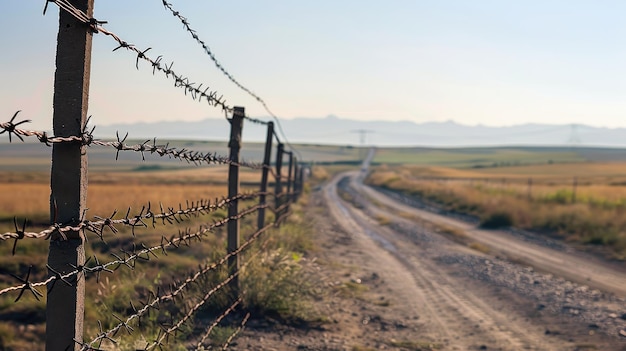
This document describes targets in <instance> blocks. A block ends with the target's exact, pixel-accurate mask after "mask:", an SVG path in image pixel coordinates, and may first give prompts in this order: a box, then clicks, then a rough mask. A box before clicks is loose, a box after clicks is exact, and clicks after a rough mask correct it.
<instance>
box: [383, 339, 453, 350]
mask: <svg viewBox="0 0 626 351" xmlns="http://www.w3.org/2000/svg"><path fill="white" fill-rule="evenodd" d="M387 344H388V345H389V346H392V347H399V348H402V349H406V350H410V351H433V350H441V348H442V346H441V345H440V344H437V343H433V342H429V341H397V340H389V342H388V343H387Z"/></svg>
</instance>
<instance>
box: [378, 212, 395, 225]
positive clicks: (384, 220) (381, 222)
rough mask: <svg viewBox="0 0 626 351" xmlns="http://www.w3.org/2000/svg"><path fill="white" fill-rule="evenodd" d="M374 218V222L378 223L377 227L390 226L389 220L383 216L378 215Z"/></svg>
mask: <svg viewBox="0 0 626 351" xmlns="http://www.w3.org/2000/svg"><path fill="white" fill-rule="evenodd" d="M375 218H376V222H378V225H382V226H385V225H389V224H391V219H390V218H389V217H387V216H385V215H382V214H378V215H376V217H375Z"/></svg>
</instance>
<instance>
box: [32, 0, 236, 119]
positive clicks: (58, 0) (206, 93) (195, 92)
mask: <svg viewBox="0 0 626 351" xmlns="http://www.w3.org/2000/svg"><path fill="white" fill-rule="evenodd" d="M50 2H53V3H55V4H56V5H57V6H59V8H60V9H62V10H64V11H66V12H67V13H69V14H70V15H72V16H73V17H74V18H76V19H77V20H78V21H80V22H82V23H84V24H86V25H88V26H89V27H90V28H91V30H92V31H93V32H94V33H102V34H104V35H106V36H109V37H111V38H113V39H114V40H115V41H116V42H117V43H118V45H119V46H117V47H116V48H115V49H113V51H117V50H118V49H122V48H123V49H126V50H128V51H131V52H133V53H134V54H136V55H137V59H136V60H135V67H136V68H137V69H139V60H140V59H141V60H144V61H147V62H148V63H149V64H150V65H151V66H152V73H153V74H154V73H155V72H156V71H159V72H161V73H163V74H164V75H165V77H166V78H170V77H171V79H173V80H174V86H175V87H181V88H184V92H185V95H187V93H189V94H190V96H191V97H192V98H193V99H194V100H196V99H197V100H198V101H200V102H201V101H202V99H203V98H204V99H206V101H207V102H208V103H209V105H211V106H215V107H221V108H222V110H223V111H224V112H225V113H227V112H231V111H232V108H231V107H230V106H228V105H227V104H226V100H224V99H223V96H219V97H218V96H217V94H218V93H217V92H216V91H210V90H209V88H208V87H207V88H205V89H204V90H202V86H203V84H200V85H199V86H195V85H196V83H190V80H189V78H187V77H183V76H182V75H180V74H177V73H176V72H174V70H172V66H174V62H172V63H170V64H169V65H167V64H166V63H163V56H162V55H159V56H157V58H156V59H152V58H150V57H149V56H148V55H146V53H147V52H148V51H149V50H151V49H152V48H147V49H145V50H141V49H138V48H137V47H136V46H135V45H133V44H129V43H128V42H127V41H125V40H122V39H121V38H120V37H119V36H118V35H117V34H115V33H113V32H111V31H109V30H107V29H106V28H104V27H103V26H102V24H104V23H107V22H106V21H98V20H96V19H95V18H90V17H89V16H87V15H86V14H85V13H84V12H83V11H81V10H79V9H77V8H76V7H74V5H72V4H71V3H69V2H68V1H67V0H46V8H47V6H48V3H50ZM44 14H45V9H44Z"/></svg>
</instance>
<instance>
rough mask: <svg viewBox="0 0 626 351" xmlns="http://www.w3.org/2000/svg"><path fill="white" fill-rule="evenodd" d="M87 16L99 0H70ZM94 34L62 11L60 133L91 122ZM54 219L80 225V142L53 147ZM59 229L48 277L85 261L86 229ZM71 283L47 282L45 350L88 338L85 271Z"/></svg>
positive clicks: (56, 101)
mask: <svg viewBox="0 0 626 351" xmlns="http://www.w3.org/2000/svg"><path fill="white" fill-rule="evenodd" d="M70 2H71V4H72V5H73V6H75V7H76V8H78V9H80V10H82V11H84V12H85V13H86V14H87V16H89V17H91V16H92V14H93V3H94V0H70ZM91 44H92V33H91V31H90V30H89V27H88V26H86V25H84V24H83V23H80V22H79V21H77V20H76V19H75V18H74V17H73V16H72V15H70V14H68V13H67V12H66V11H64V10H60V11H59V33H58V35H57V53H56V72H55V76H54V98H53V105H54V106H53V107H54V112H53V121H52V124H53V130H54V135H55V136H62V137H66V136H80V135H82V132H83V130H84V129H85V124H86V121H87V118H86V117H87V106H88V98H89V77H90V71H91ZM50 191H51V193H50V221H51V222H52V223H53V224H56V223H62V224H74V225H76V224H78V223H80V221H81V219H82V217H83V215H84V212H85V209H86V203H87V148H86V146H85V145H82V144H81V143H78V142H75V143H55V144H54V145H53V146H52V171H51V176H50ZM64 235H65V236H66V238H63V237H62V236H61V235H59V233H54V234H53V235H52V236H51V238H50V249H49V252H48V266H49V267H50V268H51V269H49V270H48V276H55V275H56V273H55V272H59V273H61V274H63V273H68V272H71V271H73V270H74V268H73V267H72V265H73V266H74V267H82V266H83V265H84V264H85V247H84V242H85V236H84V235H85V234H84V231H83V230H80V231H68V232H65V233H64ZM70 282H71V283H72V284H71V286H70V285H67V284H64V283H63V282H59V281H58V280H56V284H54V283H50V284H48V286H47V288H48V289H47V290H48V292H47V303H46V350H78V349H80V348H81V345H79V343H82V342H83V320H84V313H85V303H84V299H85V275H84V274H83V272H81V273H79V274H77V275H76V276H75V277H74V278H72V279H70Z"/></svg>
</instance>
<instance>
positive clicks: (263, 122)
mask: <svg viewBox="0 0 626 351" xmlns="http://www.w3.org/2000/svg"><path fill="white" fill-rule="evenodd" d="M243 118H244V119H245V120H247V121H250V122H252V123H254V124H260V125H264V126H266V125H268V124H270V122H269V121H264V120H261V119H257V118H252V117H249V116H244V117H243Z"/></svg>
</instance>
